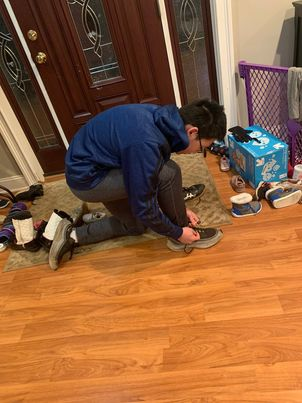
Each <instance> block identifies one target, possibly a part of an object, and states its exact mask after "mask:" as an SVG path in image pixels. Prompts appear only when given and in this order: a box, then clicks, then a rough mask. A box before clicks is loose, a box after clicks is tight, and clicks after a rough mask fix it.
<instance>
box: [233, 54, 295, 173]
mask: <svg viewBox="0 0 302 403" xmlns="http://www.w3.org/2000/svg"><path fill="white" fill-rule="evenodd" d="M238 66H239V74H240V77H241V78H243V79H244V81H245V90H246V99H247V109H248V119H249V125H260V126H262V127H263V128H264V129H265V130H267V131H269V132H271V133H273V134H274V135H275V136H276V137H278V138H279V139H280V140H282V141H284V142H285V143H287V144H288V145H289V150H290V161H291V164H292V166H294V165H296V164H298V163H301V161H302V127H301V125H300V123H297V122H296V121H294V120H290V119H289V117H288V104H287V73H288V68H287V67H277V66H266V65H263V64H252V63H246V62H244V61H241V62H239V65H238Z"/></svg>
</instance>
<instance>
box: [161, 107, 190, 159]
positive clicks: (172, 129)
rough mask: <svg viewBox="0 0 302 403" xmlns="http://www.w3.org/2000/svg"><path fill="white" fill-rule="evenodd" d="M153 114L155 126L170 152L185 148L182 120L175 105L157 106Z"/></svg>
mask: <svg viewBox="0 0 302 403" xmlns="http://www.w3.org/2000/svg"><path fill="white" fill-rule="evenodd" d="M153 116H154V122H155V124H156V126H157V127H158V128H159V130H160V131H161V132H162V133H163V135H164V136H165V138H166V139H167V141H168V143H169V144H170V147H171V151H172V152H179V151H182V150H185V149H186V148H187V147H188V146H189V138H188V135H187V132H186V130H185V125H184V122H183V120H182V118H181V116H180V114H179V112H178V108H177V107H176V106H175V105H167V106H162V107H159V108H157V109H156V110H155V111H154V115H153Z"/></svg>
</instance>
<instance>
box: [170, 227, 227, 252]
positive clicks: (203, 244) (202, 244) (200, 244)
mask: <svg viewBox="0 0 302 403" xmlns="http://www.w3.org/2000/svg"><path fill="white" fill-rule="evenodd" d="M222 237H223V233H222V231H221V230H219V231H217V233H216V235H215V236H213V237H212V238H210V239H207V240H206V241H196V243H194V244H193V245H190V244H188V245H184V244H181V243H180V244H179V245H177V244H175V242H173V241H171V240H170V239H168V241H167V247H168V248H169V249H171V250H173V251H174V252H184V251H186V252H187V253H189V252H191V251H192V250H193V249H207V248H211V247H212V246H214V245H216V244H217V243H218V242H219V241H220V239H221V238H222Z"/></svg>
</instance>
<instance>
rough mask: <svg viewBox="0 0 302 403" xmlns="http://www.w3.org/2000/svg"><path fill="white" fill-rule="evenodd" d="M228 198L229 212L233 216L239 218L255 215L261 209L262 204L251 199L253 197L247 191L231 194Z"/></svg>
mask: <svg viewBox="0 0 302 403" xmlns="http://www.w3.org/2000/svg"><path fill="white" fill-rule="evenodd" d="M230 200H231V202H232V209H231V213H232V216H233V217H237V218H241V217H247V216H250V215H256V214H258V213H260V211H261V210H262V204H261V203H260V202H258V201H253V197H252V195H250V194H249V193H241V194H240V195H236V196H232V197H231V198H230Z"/></svg>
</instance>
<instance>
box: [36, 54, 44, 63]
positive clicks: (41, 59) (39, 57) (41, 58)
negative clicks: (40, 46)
mask: <svg viewBox="0 0 302 403" xmlns="http://www.w3.org/2000/svg"><path fill="white" fill-rule="evenodd" d="M46 61H47V56H46V54H45V53H44V52H38V53H37V56H36V62H37V63H38V64H44V63H46Z"/></svg>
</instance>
